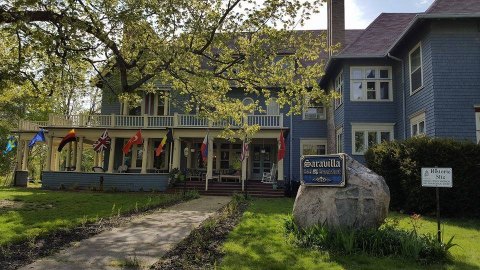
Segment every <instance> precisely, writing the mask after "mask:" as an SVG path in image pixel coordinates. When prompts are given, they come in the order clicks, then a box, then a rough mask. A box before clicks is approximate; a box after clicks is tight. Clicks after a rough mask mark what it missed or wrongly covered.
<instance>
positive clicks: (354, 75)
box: [350, 67, 393, 101]
mask: <svg viewBox="0 0 480 270" xmlns="http://www.w3.org/2000/svg"><path fill="white" fill-rule="evenodd" d="M392 92H393V91H392V68H391V67H351V68H350V99H351V100H352V101H392V100H393V93H392Z"/></svg>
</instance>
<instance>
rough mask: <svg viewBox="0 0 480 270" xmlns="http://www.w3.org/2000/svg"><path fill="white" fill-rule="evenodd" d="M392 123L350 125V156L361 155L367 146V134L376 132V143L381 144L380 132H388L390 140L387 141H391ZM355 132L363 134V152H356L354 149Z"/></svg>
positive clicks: (392, 133)
mask: <svg viewBox="0 0 480 270" xmlns="http://www.w3.org/2000/svg"><path fill="white" fill-rule="evenodd" d="M394 126H395V124H394V123H357V124H355V123H352V154H353V155H363V154H364V153H365V152H366V151H367V149H368V147H369V145H368V133H369V132H376V133H377V134H376V143H380V142H381V132H389V133H390V134H389V135H390V138H389V140H390V141H392V140H393V139H394V138H395V137H394ZM356 132H359V133H360V132H363V145H364V148H365V149H363V151H357V149H356V147H355V133H356Z"/></svg>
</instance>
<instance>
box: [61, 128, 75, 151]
mask: <svg viewBox="0 0 480 270" xmlns="http://www.w3.org/2000/svg"><path fill="white" fill-rule="evenodd" d="M76 140H77V135H76V133H75V129H72V130H70V132H68V134H67V135H66V136H65V137H63V139H62V141H61V142H60V144H59V145H58V152H62V149H63V147H64V146H65V145H66V144H67V143H69V142H74V141H76Z"/></svg>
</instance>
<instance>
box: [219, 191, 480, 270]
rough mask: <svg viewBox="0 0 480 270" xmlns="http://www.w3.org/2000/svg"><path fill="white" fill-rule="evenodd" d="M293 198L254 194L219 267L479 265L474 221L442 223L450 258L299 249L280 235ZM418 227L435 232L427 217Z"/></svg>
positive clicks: (478, 227)
mask: <svg viewBox="0 0 480 270" xmlns="http://www.w3.org/2000/svg"><path fill="white" fill-rule="evenodd" d="M293 202H294V200H293V199H289V198H282V199H254V200H253V201H252V202H251V205H250V206H249V208H248V209H247V211H246V212H245V213H244V216H243V218H242V221H241V222H240V224H239V225H238V226H237V227H236V228H235V229H234V230H233V231H232V232H231V233H230V235H229V237H228V239H227V241H226V243H225V244H224V247H223V248H224V251H225V253H226V255H225V257H224V258H223V260H222V262H221V264H220V268H221V269H372V270H373V269H480V220H465V221H458V220H449V221H445V222H444V223H443V224H445V226H444V232H445V239H446V240H448V239H449V238H450V237H451V236H452V235H455V240H454V242H455V243H457V244H458V245H459V246H460V247H453V248H452V249H451V250H450V251H451V253H452V255H453V259H454V260H453V263H451V264H447V265H430V266H423V265H419V264H417V263H415V262H411V261H407V260H404V259H398V258H375V257H370V256H367V255H355V256H351V255H349V256H339V255H335V254H330V253H329V252H320V251H314V250H308V249H302V248H298V247H295V246H293V245H291V244H290V243H289V242H287V241H286V239H285V236H284V227H283V224H284V220H285V219H286V218H287V217H288V215H289V213H291V211H292V207H293ZM391 217H395V218H398V219H399V220H400V226H401V227H404V228H408V229H410V228H411V225H410V223H409V219H410V218H409V217H408V216H407V215H401V214H398V213H393V214H391ZM421 224H422V226H421V229H420V232H422V233H427V232H428V233H432V234H434V233H435V231H436V223H435V221H434V220H432V219H423V220H422V222H421Z"/></svg>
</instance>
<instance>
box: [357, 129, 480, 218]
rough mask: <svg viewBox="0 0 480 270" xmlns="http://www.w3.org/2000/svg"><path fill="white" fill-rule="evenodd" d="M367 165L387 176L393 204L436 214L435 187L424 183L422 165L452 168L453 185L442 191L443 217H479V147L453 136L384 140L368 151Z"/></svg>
mask: <svg viewBox="0 0 480 270" xmlns="http://www.w3.org/2000/svg"><path fill="white" fill-rule="evenodd" d="M365 159H366V161H367V165H368V167H369V168H370V169H372V170H373V171H375V172H376V173H378V174H380V175H382V176H383V177H384V178H385V181H386V182H387V184H388V186H389V188H390V195H391V202H390V204H391V207H392V208H393V209H403V210H405V211H407V212H415V213H424V214H430V213H434V212H435V209H436V204H435V202H436V199H435V189H434V188H423V187H422V186H421V175H420V171H421V168H422V167H436V166H438V167H451V168H452V169H453V188H443V189H441V191H440V201H441V202H440V204H441V213H442V216H462V217H465V216H477V217H479V216H480V200H478V198H480V189H478V187H477V182H478V181H477V180H478V179H480V167H479V164H480V146H479V145H476V144H474V143H472V142H466V141H465V142H459V141H455V140H453V139H438V138H428V137H415V138H411V139H408V140H406V141H402V142H400V141H394V142H385V143H382V144H379V145H376V146H374V147H372V148H370V149H369V150H368V151H367V153H366V154H365Z"/></svg>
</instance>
